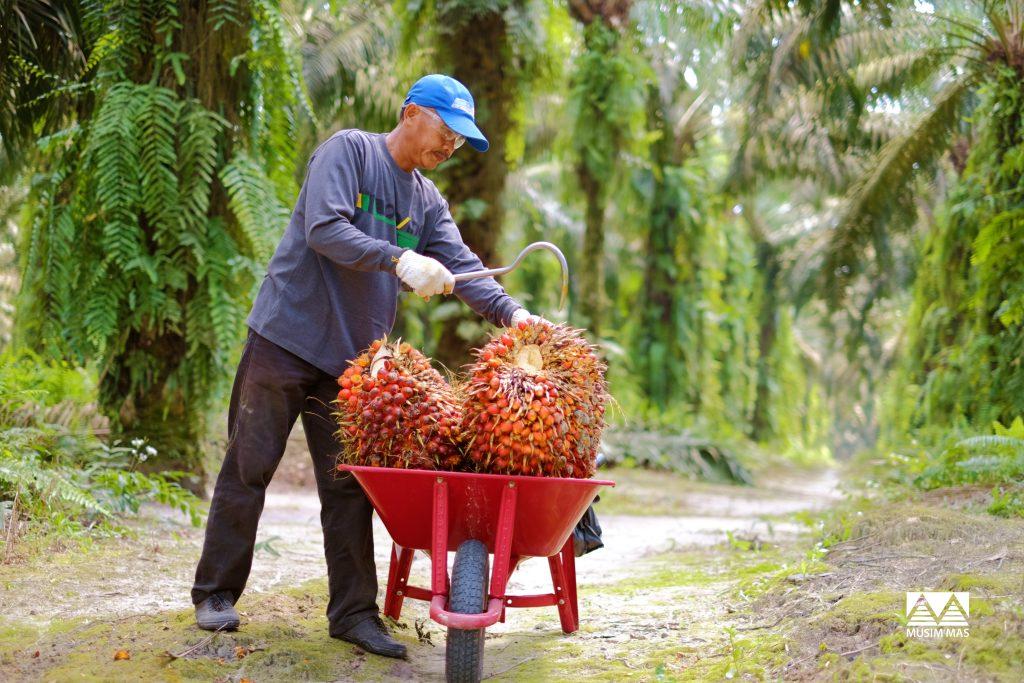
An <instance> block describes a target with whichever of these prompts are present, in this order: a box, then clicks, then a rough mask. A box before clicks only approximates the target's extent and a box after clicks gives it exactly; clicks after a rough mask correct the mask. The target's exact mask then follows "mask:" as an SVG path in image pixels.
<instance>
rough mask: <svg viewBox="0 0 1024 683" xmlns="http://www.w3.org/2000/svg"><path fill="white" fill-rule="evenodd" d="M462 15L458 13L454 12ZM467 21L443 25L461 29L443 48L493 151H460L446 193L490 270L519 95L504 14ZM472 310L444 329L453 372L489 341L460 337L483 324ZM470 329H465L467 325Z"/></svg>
mask: <svg viewBox="0 0 1024 683" xmlns="http://www.w3.org/2000/svg"><path fill="white" fill-rule="evenodd" d="M451 13H452V14H456V11H455V10H451ZM463 20H464V17H462V18H460V17H458V16H452V17H446V16H445V12H440V13H439V17H438V21H439V23H440V25H442V26H444V25H446V23H449V22H450V24H451V25H456V26H460V27H461V28H460V29H459V30H458V31H457V32H456V33H454V34H452V35H449V36H446V37H445V39H444V41H443V43H442V45H440V46H439V47H440V50H439V52H440V55H439V56H440V62H441V63H442V64H450V65H451V72H450V73H451V74H452V76H454V77H455V78H457V79H459V80H460V81H462V82H463V83H464V84H465V85H466V87H467V88H469V91H470V92H471V93H473V99H474V100H475V101H476V120H477V124H478V125H479V126H480V129H481V130H482V131H483V132H484V134H485V135H486V136H487V140H488V142H490V148H489V149H488V150H487V152H486V153H483V154H481V153H479V152H477V151H475V150H473V149H470V148H468V147H464V148H463V149H462V150H460V152H459V154H457V155H456V156H455V157H454V158H453V159H452V161H451V162H449V164H448V166H447V167H446V169H445V175H446V180H447V191H446V193H445V195H446V198H447V199H448V203H449V205H450V206H451V209H452V213H453V214H454V215H455V218H456V222H457V223H458V226H459V231H460V232H461V233H462V238H463V240H464V241H465V242H466V244H467V245H468V246H469V248H470V249H472V250H473V252H474V253H476V255H477V256H479V257H480V259H481V260H482V261H483V262H484V265H485V266H487V267H493V266H495V265H497V246H498V240H499V238H500V236H501V229H502V224H503V221H504V213H505V211H504V206H503V203H502V202H503V199H502V194H503V192H504V190H505V178H506V175H507V173H508V165H507V164H506V161H505V142H506V139H507V138H508V134H509V130H510V129H511V126H512V116H511V108H512V104H513V100H514V96H515V89H516V88H515V86H516V79H515V76H514V70H515V67H514V65H513V64H512V61H511V52H510V46H509V36H508V26H507V25H506V23H505V17H504V15H503V13H502V12H500V11H494V12H489V13H487V14H483V15H476V16H475V17H474V19H473V22H472V23H471V24H468V25H463V23H461V22H462V21H463ZM478 320H479V318H478V317H477V316H476V315H475V314H474V313H473V312H472V311H469V310H462V311H460V312H459V314H458V315H456V316H453V317H451V318H449V319H447V320H446V321H445V323H444V325H443V327H442V330H441V333H440V339H439V341H438V344H437V350H436V352H435V356H434V357H435V358H436V359H437V360H438V361H440V362H441V363H444V364H445V365H446V366H447V367H449V368H456V367H458V365H459V364H461V363H463V362H465V358H466V349H467V348H468V347H470V346H478V345H480V344H481V343H482V342H483V339H482V336H483V335H482V334H481V335H477V337H475V338H471V339H467V338H465V337H463V336H462V335H460V334H459V327H460V324H462V323H463V322H465V321H478ZM463 329H465V325H463Z"/></svg>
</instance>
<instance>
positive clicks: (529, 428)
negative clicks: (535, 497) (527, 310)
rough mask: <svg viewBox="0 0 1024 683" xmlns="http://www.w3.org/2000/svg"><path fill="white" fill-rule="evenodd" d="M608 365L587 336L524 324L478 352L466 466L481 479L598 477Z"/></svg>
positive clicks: (467, 392)
mask: <svg viewBox="0 0 1024 683" xmlns="http://www.w3.org/2000/svg"><path fill="white" fill-rule="evenodd" d="M605 369H606V368H605V365H604V363H602V362H601V361H600V359H599V358H598V357H597V354H596V353H595V349H594V347H593V346H592V345H591V344H589V343H588V342H587V341H586V339H584V338H583V335H582V332H581V331H580V330H576V329H573V328H570V327H567V326H565V325H555V324H553V323H549V322H547V321H543V320H541V321H536V322H521V323H519V324H518V325H517V326H516V327H514V328H510V329H507V330H505V331H504V332H503V333H502V334H500V335H497V336H495V337H494V338H493V339H491V341H490V342H488V343H487V345H485V346H484V347H483V348H482V349H479V350H478V351H477V352H476V362H475V363H473V364H472V365H471V366H470V378H469V380H468V382H467V383H466V385H465V386H464V387H463V390H462V392H461V393H463V395H464V397H465V398H464V402H463V406H462V412H463V414H462V432H463V434H464V435H466V444H465V446H464V448H465V453H466V457H467V460H468V461H469V462H467V463H466V464H467V465H468V466H471V467H473V468H475V469H477V470H479V471H481V472H491V473H494V474H525V475H536V476H548V477H579V478H586V477H591V476H593V475H594V470H595V460H596V457H597V447H598V444H599V442H600V438H601V432H602V430H603V429H604V410H605V401H606V400H607V398H608V394H607V388H606V384H605V379H604V373H605Z"/></svg>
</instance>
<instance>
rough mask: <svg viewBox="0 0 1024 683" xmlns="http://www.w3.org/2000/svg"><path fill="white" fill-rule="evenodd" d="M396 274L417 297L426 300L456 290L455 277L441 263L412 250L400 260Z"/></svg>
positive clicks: (396, 267)
mask: <svg viewBox="0 0 1024 683" xmlns="http://www.w3.org/2000/svg"><path fill="white" fill-rule="evenodd" d="M395 274H396V275H398V278H399V279H400V280H401V281H402V282H404V283H405V284H407V285H409V287H410V288H411V289H412V291H413V292H415V293H416V296H422V297H424V298H426V297H430V296H434V295H435V294H451V293H452V290H453V289H455V276H454V275H452V274H451V272H450V271H449V270H448V269H447V268H445V267H444V266H442V265H441V263H440V261H437V260H435V259H432V258H430V257H429V256H423V255H421V254H417V253H416V252H415V251H412V250H409V251H406V252H405V253H404V254H402V256H401V258H399V259H398V265H396V266H395Z"/></svg>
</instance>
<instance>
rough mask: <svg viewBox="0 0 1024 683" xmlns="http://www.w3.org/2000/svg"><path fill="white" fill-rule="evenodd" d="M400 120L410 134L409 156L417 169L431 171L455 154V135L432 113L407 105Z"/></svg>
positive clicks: (414, 105) (416, 106)
mask: <svg viewBox="0 0 1024 683" xmlns="http://www.w3.org/2000/svg"><path fill="white" fill-rule="evenodd" d="M402 120H403V122H404V124H405V125H406V126H408V127H409V130H410V132H411V133H412V135H410V136H409V139H410V140H412V145H413V149H412V150H410V154H411V156H412V158H413V160H414V163H415V165H416V167H417V168H422V169H426V170H428V171H432V170H433V169H435V168H437V166H438V165H439V164H441V163H443V162H445V161H447V160H448V159H449V157H451V155H452V154H453V153H454V152H455V144H456V142H457V140H456V138H455V137H454V136H455V133H454V132H453V131H452V130H451V129H450V128H448V126H446V125H444V122H443V121H441V118H440V117H439V116H437V115H436V114H434V113H433V112H431V111H429V110H427V109H424V108H423V107H420V106H419V105H417V104H408V105H406V107H405V113H404V115H403V119H402Z"/></svg>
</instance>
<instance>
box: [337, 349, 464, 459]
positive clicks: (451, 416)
mask: <svg viewBox="0 0 1024 683" xmlns="http://www.w3.org/2000/svg"><path fill="white" fill-rule="evenodd" d="M338 384H339V386H340V387H341V388H340V390H339V391H338V400H337V401H336V402H335V403H336V405H337V408H338V410H337V413H336V414H335V415H336V417H337V419H338V424H339V426H340V430H339V431H338V438H339V440H340V441H341V444H342V454H341V458H340V462H342V463H346V464H350V465H370V466H375V467H399V468H415V469H428V470H432V469H454V468H455V467H456V466H458V464H459V462H460V460H461V456H460V451H459V444H458V441H459V438H458V436H459V426H460V422H461V408H460V401H459V399H458V398H457V397H456V395H455V392H454V390H453V389H452V387H451V385H450V384H449V383H448V382H447V381H445V379H444V377H442V376H441V373H439V372H438V371H437V370H435V369H434V368H433V367H431V365H430V360H429V359H428V358H427V357H426V356H424V355H423V354H422V353H420V352H419V351H417V350H416V349H414V348H412V346H410V345H409V344H407V343H404V342H402V341H401V340H400V339H399V340H398V341H395V342H388V340H387V338H386V337H385V338H384V339H378V340H377V341H375V342H373V344H371V345H370V348H369V349H368V350H367V351H366V352H365V353H363V354H362V355H360V356H359V357H358V358H356V359H355V360H353V361H350V367H348V368H347V369H346V370H345V372H344V373H343V374H342V375H341V377H339V378H338Z"/></svg>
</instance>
